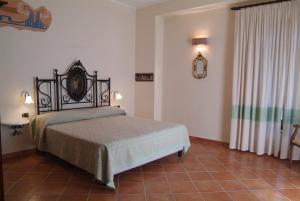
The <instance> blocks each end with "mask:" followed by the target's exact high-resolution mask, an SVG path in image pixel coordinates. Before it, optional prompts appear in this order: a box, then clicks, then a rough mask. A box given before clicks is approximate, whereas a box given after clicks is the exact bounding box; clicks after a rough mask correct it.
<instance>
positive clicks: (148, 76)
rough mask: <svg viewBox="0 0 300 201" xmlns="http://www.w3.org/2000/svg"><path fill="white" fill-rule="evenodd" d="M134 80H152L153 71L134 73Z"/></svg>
mask: <svg viewBox="0 0 300 201" xmlns="http://www.w3.org/2000/svg"><path fill="white" fill-rule="evenodd" d="M135 81H137V82H153V81H154V74H153V73H136V74H135Z"/></svg>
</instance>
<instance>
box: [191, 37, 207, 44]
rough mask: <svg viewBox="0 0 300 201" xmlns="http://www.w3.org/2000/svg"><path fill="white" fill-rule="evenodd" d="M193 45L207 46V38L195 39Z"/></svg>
mask: <svg viewBox="0 0 300 201" xmlns="http://www.w3.org/2000/svg"><path fill="white" fill-rule="evenodd" d="M192 45H207V38H193V39H192Z"/></svg>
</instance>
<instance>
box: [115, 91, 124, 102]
mask: <svg viewBox="0 0 300 201" xmlns="http://www.w3.org/2000/svg"><path fill="white" fill-rule="evenodd" d="M113 95H114V99H115V100H121V99H122V98H123V96H122V95H121V94H120V93H119V92H118V91H113Z"/></svg>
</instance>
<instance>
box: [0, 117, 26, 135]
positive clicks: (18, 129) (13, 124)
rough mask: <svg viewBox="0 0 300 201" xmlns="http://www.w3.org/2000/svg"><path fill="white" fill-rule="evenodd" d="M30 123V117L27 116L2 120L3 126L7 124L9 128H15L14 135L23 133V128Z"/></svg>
mask: <svg viewBox="0 0 300 201" xmlns="http://www.w3.org/2000/svg"><path fill="white" fill-rule="evenodd" d="M28 124H29V119H27V118H23V119H18V120H4V121H3V122H1V125H2V126H6V127H8V128H9V129H12V130H13V133H12V135H13V136H16V135H20V134H22V128H24V126H26V125H28Z"/></svg>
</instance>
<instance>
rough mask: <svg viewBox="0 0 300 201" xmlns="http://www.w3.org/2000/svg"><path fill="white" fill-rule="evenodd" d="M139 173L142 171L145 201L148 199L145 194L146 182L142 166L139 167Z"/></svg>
mask: <svg viewBox="0 0 300 201" xmlns="http://www.w3.org/2000/svg"><path fill="white" fill-rule="evenodd" d="M141 173H142V182H143V188H144V197H145V201H148V196H147V191H146V184H145V179H144V171H143V167H141Z"/></svg>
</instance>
